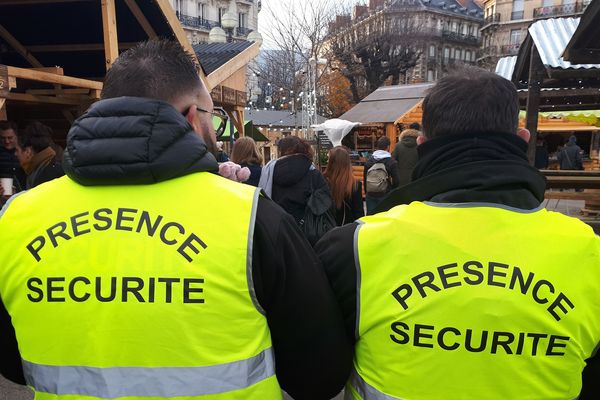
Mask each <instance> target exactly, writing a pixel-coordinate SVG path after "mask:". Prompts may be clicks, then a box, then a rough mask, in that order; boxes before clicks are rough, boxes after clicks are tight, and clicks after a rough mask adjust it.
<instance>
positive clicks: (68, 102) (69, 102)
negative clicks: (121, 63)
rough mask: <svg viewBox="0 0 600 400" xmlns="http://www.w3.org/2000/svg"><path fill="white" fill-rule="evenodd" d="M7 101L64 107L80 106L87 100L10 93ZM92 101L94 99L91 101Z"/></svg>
mask: <svg viewBox="0 0 600 400" xmlns="http://www.w3.org/2000/svg"><path fill="white" fill-rule="evenodd" d="M6 98H7V100H12V101H22V102H27V103H38V104H59V105H64V106H79V105H81V104H82V103H83V102H84V101H85V100H87V99H74V98H72V97H54V96H36V95H33V94H26V93H9V94H8V96H7V97H6ZM89 100H90V101H91V100H92V99H89Z"/></svg>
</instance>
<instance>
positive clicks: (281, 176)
mask: <svg viewBox="0 0 600 400" xmlns="http://www.w3.org/2000/svg"><path fill="white" fill-rule="evenodd" d="M311 166H312V161H311V160H310V159H309V158H308V157H307V156H305V155H304V154H292V155H289V156H286V157H282V158H280V159H278V160H277V163H276V164H275V170H274V171H273V183H274V184H276V185H277V186H293V185H295V184H297V183H298V182H300V181H301V180H302V179H303V178H304V177H305V176H306V174H308V171H309V170H310V168H311Z"/></svg>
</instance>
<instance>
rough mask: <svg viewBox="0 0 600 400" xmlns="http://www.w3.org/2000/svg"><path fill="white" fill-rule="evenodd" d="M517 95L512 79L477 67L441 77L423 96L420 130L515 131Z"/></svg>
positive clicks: (441, 132)
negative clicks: (509, 79) (421, 128)
mask: <svg viewBox="0 0 600 400" xmlns="http://www.w3.org/2000/svg"><path fill="white" fill-rule="evenodd" d="M518 122H519V99H518V95H517V90H516V88H515V86H514V85H513V84H512V82H510V81H508V80H506V79H504V78H502V77H501V76H499V75H497V74H494V73H492V72H488V71H485V70H482V69H480V68H466V69H463V70H461V71H460V72H459V73H455V74H452V75H449V76H447V77H445V78H442V79H440V80H439V81H438V83H437V84H436V85H435V86H434V87H433V88H432V89H431V90H430V92H429V94H428V95H427V96H426V97H425V100H423V134H424V135H425V137H427V138H428V139H433V138H436V137H439V136H445V135H456V134H482V133H510V134H515V133H516V132H517V129H518Z"/></svg>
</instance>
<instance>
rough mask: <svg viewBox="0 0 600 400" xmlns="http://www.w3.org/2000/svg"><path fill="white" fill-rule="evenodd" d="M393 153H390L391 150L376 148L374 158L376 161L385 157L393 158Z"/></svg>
mask: <svg viewBox="0 0 600 400" xmlns="http://www.w3.org/2000/svg"><path fill="white" fill-rule="evenodd" d="M391 157H392V155H391V154H390V152H389V151H385V150H375V151H374V152H373V159H374V160H375V161H379V160H383V159H384V158H391Z"/></svg>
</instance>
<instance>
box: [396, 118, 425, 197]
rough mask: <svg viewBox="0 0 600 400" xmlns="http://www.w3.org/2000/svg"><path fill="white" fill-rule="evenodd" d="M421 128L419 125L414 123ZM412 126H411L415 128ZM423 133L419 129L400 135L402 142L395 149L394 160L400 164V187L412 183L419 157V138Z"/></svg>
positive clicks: (403, 132) (409, 130)
mask: <svg viewBox="0 0 600 400" xmlns="http://www.w3.org/2000/svg"><path fill="white" fill-rule="evenodd" d="M414 124H416V126H419V124H418V123H416V122H415V123H414ZM414 124H411V126H415V125H414ZM420 134H421V132H420V131H419V130H418V129H413V128H410V129H406V130H404V131H402V133H401V134H400V141H399V142H398V143H397V144H396V147H394V151H393V152H392V158H393V159H394V160H396V163H397V164H398V186H404V185H407V184H409V183H410V181H411V177H412V172H413V170H414V169H415V165H417V161H418V159H419V155H418V153H417V137H419V135H420Z"/></svg>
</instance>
